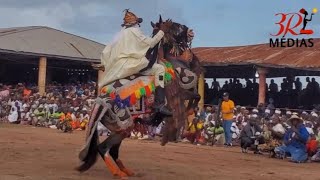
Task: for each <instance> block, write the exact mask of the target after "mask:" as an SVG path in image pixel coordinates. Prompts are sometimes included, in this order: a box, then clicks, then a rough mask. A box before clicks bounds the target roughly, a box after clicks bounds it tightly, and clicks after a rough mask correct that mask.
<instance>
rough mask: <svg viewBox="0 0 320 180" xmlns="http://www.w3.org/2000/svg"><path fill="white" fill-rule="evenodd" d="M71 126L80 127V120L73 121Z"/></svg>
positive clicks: (73, 127)
mask: <svg viewBox="0 0 320 180" xmlns="http://www.w3.org/2000/svg"><path fill="white" fill-rule="evenodd" d="M71 126H72V129H78V128H80V121H79V120H75V121H72V123H71Z"/></svg>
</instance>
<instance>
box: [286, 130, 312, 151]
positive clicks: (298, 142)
mask: <svg viewBox="0 0 320 180" xmlns="http://www.w3.org/2000/svg"><path fill="white" fill-rule="evenodd" d="M297 129H298V133H297V134H296V135H295V136H297V138H298V139H296V138H291V137H292V134H293V133H294V132H293V130H292V129H289V130H288V131H287V132H286V134H285V136H284V142H285V144H290V145H291V146H293V147H296V148H301V149H306V148H307V147H306V143H307V141H308V138H309V132H308V130H307V129H306V127H305V126H304V125H303V124H300V125H299V126H298V128H297ZM289 141H290V142H289ZM288 142H289V143H288Z"/></svg>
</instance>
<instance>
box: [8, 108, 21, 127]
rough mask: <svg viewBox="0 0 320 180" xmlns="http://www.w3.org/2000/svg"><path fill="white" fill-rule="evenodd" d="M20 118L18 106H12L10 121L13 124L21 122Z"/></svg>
mask: <svg viewBox="0 0 320 180" xmlns="http://www.w3.org/2000/svg"><path fill="white" fill-rule="evenodd" d="M18 118H19V114H18V108H17V107H16V106H11V110H10V114H9V116H8V120H9V122H10V123H12V124H19V121H18Z"/></svg>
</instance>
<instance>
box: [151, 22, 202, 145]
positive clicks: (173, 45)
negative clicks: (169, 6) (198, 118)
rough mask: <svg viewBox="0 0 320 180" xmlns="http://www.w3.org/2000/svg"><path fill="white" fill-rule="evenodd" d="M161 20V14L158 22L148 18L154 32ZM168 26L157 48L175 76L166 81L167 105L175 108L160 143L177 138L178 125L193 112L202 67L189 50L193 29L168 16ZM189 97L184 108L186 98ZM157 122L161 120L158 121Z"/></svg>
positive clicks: (197, 99) (183, 123)
mask: <svg viewBox="0 0 320 180" xmlns="http://www.w3.org/2000/svg"><path fill="white" fill-rule="evenodd" d="M161 23H163V20H162V18H161V16H160V18H159V22H158V23H156V24H155V23H153V22H151V26H152V27H153V28H154V30H153V35H155V34H156V33H157V32H158V31H159V26H160V24H161ZM165 23H168V24H169V25H170V28H169V29H170V30H169V32H168V33H166V34H165V36H164V38H163V40H162V41H161V44H160V47H159V50H158V54H159V56H158V59H164V60H166V61H169V62H170V63H172V65H173V67H174V69H175V72H176V75H177V77H178V78H176V79H173V80H172V81H171V83H169V84H167V85H166V97H167V101H168V105H169V106H170V107H171V109H172V110H173V111H174V113H173V116H172V117H167V118H166V122H167V123H166V125H165V127H164V128H166V130H165V131H164V132H165V133H164V136H163V138H162V145H164V144H166V143H167V142H168V140H169V139H172V140H174V139H175V140H177V139H178V138H179V137H178V136H179V135H180V131H179V130H180V129H181V128H182V127H183V126H184V125H185V122H186V119H187V114H188V113H190V112H193V109H194V108H195V107H196V106H198V103H199V101H200V98H201V97H200V95H199V94H198V93H197V83H198V77H199V75H200V73H201V72H202V71H203V69H202V67H201V65H200V62H199V60H198V58H197V57H196V56H195V55H194V54H193V53H192V51H191V42H192V40H193V37H194V33H193V30H192V29H189V28H188V27H187V26H185V25H181V24H179V23H175V22H172V21H171V20H167V21H166V22H165ZM186 100H187V101H188V106H187V108H186V107H185V101H186ZM158 122H160V121H158Z"/></svg>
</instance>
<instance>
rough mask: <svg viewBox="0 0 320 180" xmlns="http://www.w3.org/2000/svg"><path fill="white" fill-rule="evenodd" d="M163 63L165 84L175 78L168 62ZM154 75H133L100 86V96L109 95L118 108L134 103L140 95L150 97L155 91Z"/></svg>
mask: <svg viewBox="0 0 320 180" xmlns="http://www.w3.org/2000/svg"><path fill="white" fill-rule="evenodd" d="M164 65H165V67H166V68H165V69H166V72H165V77H164V79H165V84H168V83H170V82H171V81H172V80H173V79H174V78H175V72H174V69H173V66H172V64H171V63H170V62H164ZM154 78H155V77H154V76H143V75H133V76H130V77H128V78H125V79H120V80H117V81H115V82H113V83H111V84H109V85H106V86H104V87H102V88H101V90H100V96H101V97H110V98H111V99H112V100H114V101H115V103H116V104H117V106H118V107H119V108H126V107H130V106H133V105H135V104H136V103H137V102H138V101H139V100H140V99H141V98H142V97H147V98H148V97H150V96H151V95H152V94H153V93H154V91H155V85H154V81H155V79H154Z"/></svg>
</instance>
